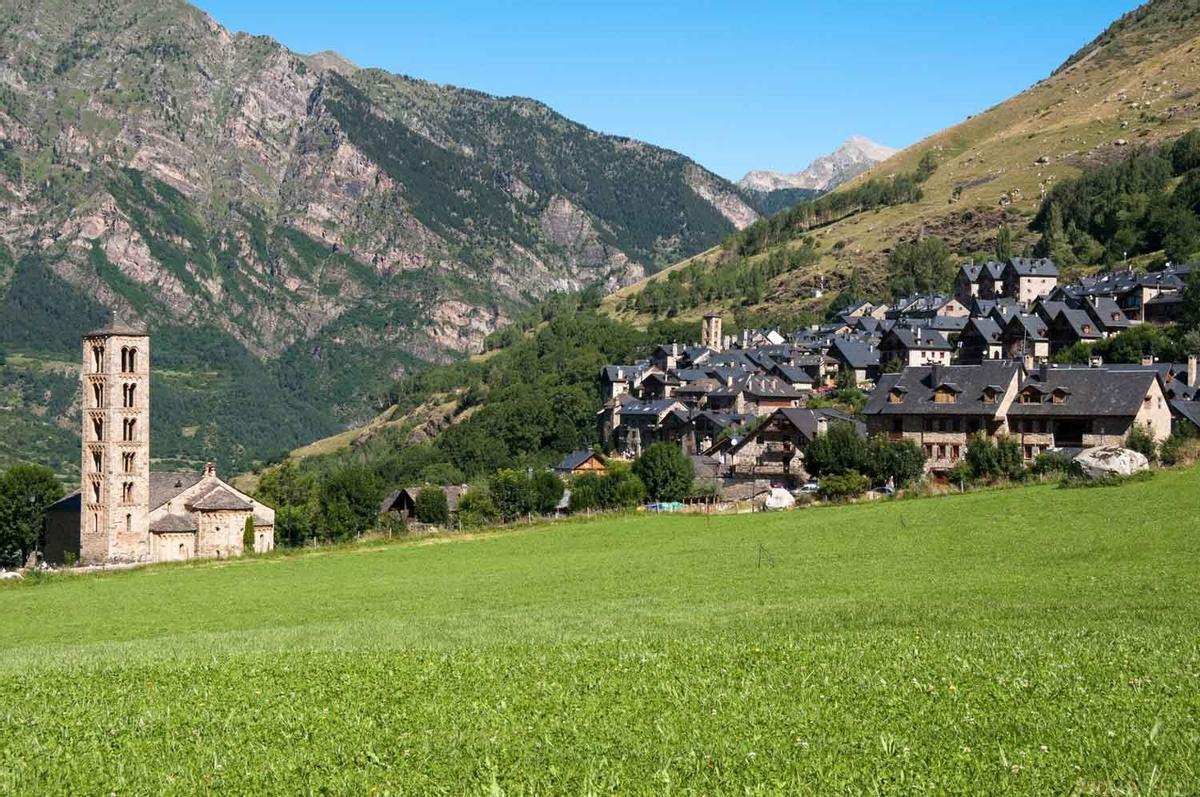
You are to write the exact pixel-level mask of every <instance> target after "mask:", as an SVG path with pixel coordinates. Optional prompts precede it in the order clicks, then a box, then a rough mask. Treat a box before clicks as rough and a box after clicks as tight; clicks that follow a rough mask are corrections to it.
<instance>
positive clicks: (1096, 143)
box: [605, 0, 1200, 322]
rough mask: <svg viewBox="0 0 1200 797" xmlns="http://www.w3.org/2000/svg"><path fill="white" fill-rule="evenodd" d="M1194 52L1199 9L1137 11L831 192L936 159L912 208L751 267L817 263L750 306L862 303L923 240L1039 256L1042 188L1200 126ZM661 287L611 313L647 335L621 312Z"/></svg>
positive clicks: (1160, 0)
mask: <svg viewBox="0 0 1200 797" xmlns="http://www.w3.org/2000/svg"><path fill="white" fill-rule="evenodd" d="M1197 45H1200V6H1197V3H1196V2H1194V0H1152V2H1149V3H1147V4H1146V5H1144V6H1142V7H1141V8H1139V9H1138V10H1136V11H1134V12H1131V13H1130V14H1128V15H1126V16H1125V17H1123V18H1121V20H1118V21H1117V22H1115V23H1114V24H1113V25H1112V26H1111V27H1110V28H1109V29H1108V30H1107V31H1105V32H1104V33H1103V34H1102V35H1101V36H1100V37H1098V38H1097V39H1096V41H1094V42H1092V43H1091V44H1089V45H1088V46H1086V47H1084V48H1083V49H1081V50H1080V51H1079V52H1078V53H1076V54H1074V55H1072V56H1071V57H1070V58H1069V59H1068V60H1067V61H1066V62H1065V63H1064V65H1063V66H1062V67H1061V68H1060V69H1058V70H1057V71H1056V72H1055V73H1054V74H1053V75H1050V76H1048V77H1047V78H1046V79H1045V80H1042V81H1039V82H1038V83H1036V84H1035V85H1034V86H1032V87H1030V88H1029V89H1028V90H1026V91H1024V92H1022V93H1021V94H1018V95H1017V96H1015V97H1013V98H1011V99H1009V100H1007V101H1005V102H1003V103H1000V104H999V105H996V106H994V107H992V108H988V109H986V110H983V111H982V112H981V113H979V114H976V115H973V116H970V117H968V118H967V119H966V120H964V121H963V122H961V123H960V124H957V125H954V126H952V127H949V128H947V129H945V130H942V131H941V132H938V133H936V134H934V135H932V136H930V137H928V138H926V139H924V140H923V141H919V142H917V143H915V144H913V145H912V146H910V147H908V148H907V149H905V150H903V151H902V152H900V153H899V154H897V155H896V156H894V157H892V158H890V159H888V160H887V161H884V162H883V163H881V164H878V165H877V166H875V167H874V168H872V169H871V170H869V171H868V172H866V173H864V174H863V175H861V176H860V177H858V178H857V179H855V180H853V181H851V182H849V183H847V184H846V185H844V186H842V187H840V188H839V189H838V191H837V192H835V193H838V192H843V193H844V192H847V191H853V190H854V189H856V188H857V187H860V186H862V185H863V184H864V183H866V182H868V181H871V180H884V179H887V178H888V177H890V176H891V175H895V174H903V173H911V172H913V171H914V170H916V169H917V168H918V164H919V162H920V160H921V159H922V158H923V157H925V156H926V155H927V154H929V153H932V156H933V157H934V158H936V161H937V169H936V171H935V172H934V173H933V174H931V175H930V176H929V178H928V179H927V180H926V181H925V182H924V183H923V184H922V197H921V198H920V199H919V200H918V201H915V202H905V203H901V204H896V205H892V206H889V207H883V208H879V209H875V210H871V211H869V212H865V213H860V214H856V215H852V216H849V217H848V218H844V219H842V220H839V221H836V222H834V223H831V224H826V225H824V226H818V227H815V228H814V229H812V230H811V231H806V233H805V234H804V235H798V236H796V237H795V238H794V239H793V240H791V241H789V242H786V243H783V244H780V245H776V246H772V247H770V248H769V249H768V250H767V251H765V252H763V253H762V254H759V255H757V256H756V257H755V258H754V259H756V260H766V259H768V258H770V257H771V256H773V255H774V256H779V255H782V254H785V253H788V252H791V251H794V250H796V249H798V248H800V247H801V246H803V245H804V242H803V239H804V238H806V237H810V236H811V240H812V245H814V246H815V247H816V250H817V253H818V254H819V257H818V258H816V260H815V261H812V260H811V259H810V258H801V259H796V260H795V263H796V267H794V268H789V269H787V270H786V271H785V272H783V273H781V274H778V275H777V276H774V277H773V279H772V280H771V282H770V284H769V285H767V286H765V288H764V289H763V290H761V291H758V293H759V295H760V296H761V297H762V298H759V299H755V298H754V297H753V296H752V297H750V304H751V305H755V304H757V303H758V302H761V301H763V300H766V301H767V302H769V303H770V305H771V306H772V307H773V308H775V309H776V310H778V309H780V308H782V307H788V308H791V309H792V310H793V311H800V310H813V309H815V308H819V307H820V306H822V304H823V301H822V300H817V299H814V298H813V297H812V289H813V288H815V287H818V286H819V285H821V284H822V281H823V283H824V286H825V288H826V295H825V297H824V300H825V301H827V300H828V297H829V295H830V291H831V290H832V291H836V290H838V289H839V288H841V287H844V286H845V285H847V284H848V283H849V282H850V281H851V279H852V278H855V279H854V283H855V284H856V285H857V286H859V289H860V290H862V291H863V292H867V291H868V290H869V289H871V287H872V286H883V285H885V284H886V279H885V276H886V267H887V256H888V253H889V252H890V251H891V249H892V248H893V247H894V246H895V245H896V244H897V243H900V242H905V241H912V240H914V239H916V238H917V237H918V236H921V235H929V236H937V237H941V238H943V239H944V240H945V241H946V242H947V243H948V244H949V245H950V248H951V249H952V250H953V251H954V252H955V253H956V254H957V255H958V256H960V257H964V258H966V257H972V256H979V255H980V254H985V255H986V254H987V253H990V251H991V250H992V248H993V246H994V243H995V239H996V236H997V234H998V230H999V228H1000V226H1001V225H1002V224H1008V225H1009V226H1010V228H1011V229H1012V230H1013V232H1014V233H1015V239H1016V241H1015V244H1016V246H1017V251H1020V249H1021V247H1023V246H1025V245H1031V244H1032V243H1033V242H1034V241H1035V240H1036V238H1037V236H1036V234H1034V233H1033V232H1032V231H1030V230H1029V229H1027V227H1028V224H1029V222H1030V221H1032V219H1033V218H1034V215H1035V214H1036V212H1037V209H1038V205H1039V203H1040V201H1041V197H1042V190H1043V188H1044V189H1046V190H1047V191H1048V190H1050V189H1051V188H1053V186H1054V185H1055V184H1056V183H1057V182H1060V181H1062V180H1063V179H1064V178H1067V177H1071V176H1074V175H1077V174H1079V173H1080V172H1081V170H1083V169H1086V168H1088V167H1092V166H1098V165H1102V164H1105V163H1109V162H1112V161H1114V160H1116V159H1119V158H1121V157H1123V156H1125V155H1127V154H1128V153H1129V151H1130V150H1132V149H1134V148H1137V147H1139V146H1148V145H1152V144H1155V143H1158V142H1162V141H1165V140H1168V139H1171V138H1174V137H1177V136H1179V135H1180V134H1182V133H1184V132H1185V131H1187V130H1189V129H1192V128H1194V127H1196V126H1197V125H1198V124H1200V103H1198V102H1197V97H1198V96H1200V72H1198V71H1197V70H1196V65H1195V62H1194V58H1195V52H1194V51H1195V48H1196V46H1197ZM722 255H723V252H722V251H721V250H719V249H718V250H713V251H712V252H710V253H708V254H706V255H703V256H701V258H702V259H703V260H704V261H705V262H706V263H707V265H708V267H709V268H710V269H714V270H718V271H719V270H720V269H722V268H723V267H727V266H728V265H729V262H730V261H729V259H728V257H723V256H722ZM694 260H696V259H695V258H694V259H693V261H694ZM686 263H687V261H684V263H681V264H679V265H677V266H675V267H673V269H672V270H680V269H682V268H684V267H686ZM665 278H666V277H664V276H663V275H655V276H652V277H649V278H648V279H647V280H644V281H642V282H641V283H637V284H635V285H633V286H630V287H628V288H625V289H622V290H620V291H617V292H616V293H614V294H613V295H612V296H610V297H609V299H608V300H607V301H606V303H605V306H606V308H608V310H609V311H610V312H612V313H614V314H616V315H619V316H621V317H624V318H629V319H632V320H634V321H637V322H644V321H645V320H646V318H647V316H646V315H645V314H644V313H637V312H633V311H631V310H627V309H625V306H626V304H627V301H626V300H627V299H628V297H629V296H630V295H632V294H635V293H638V292H639V291H641V290H642V289H643V288H644V286H645V285H646V283H647V282H648V281H650V280H662V279H665ZM744 299H745V297H742V296H740V295H739V296H737V297H733V298H731V299H728V300H715V301H713V302H710V303H707V304H704V305H701V306H697V307H689V308H687V309H686V310H684V311H683V312H681V313H680V314H679V315H680V316H681V317H687V318H693V317H695V318H698V317H699V316H700V315H702V314H703V313H704V312H707V311H710V310H723V309H724V310H727V309H729V308H730V307H732V306H736V305H737V304H740V303H742V302H743V300H744Z"/></svg>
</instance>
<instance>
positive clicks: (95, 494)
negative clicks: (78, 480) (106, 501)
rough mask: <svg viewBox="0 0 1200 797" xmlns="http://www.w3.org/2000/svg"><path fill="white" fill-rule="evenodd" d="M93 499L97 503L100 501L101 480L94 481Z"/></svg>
mask: <svg viewBox="0 0 1200 797" xmlns="http://www.w3.org/2000/svg"><path fill="white" fill-rule="evenodd" d="M92 500H93V501H95V502H96V503H97V504H98V503H100V482H99V481H94V482H92Z"/></svg>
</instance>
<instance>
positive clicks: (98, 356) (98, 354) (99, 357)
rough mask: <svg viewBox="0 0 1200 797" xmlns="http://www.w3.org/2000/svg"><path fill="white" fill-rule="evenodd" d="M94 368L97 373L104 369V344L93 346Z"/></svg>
mask: <svg viewBox="0 0 1200 797" xmlns="http://www.w3.org/2000/svg"><path fill="white" fill-rule="evenodd" d="M92 370H93V371H95V372H96V373H100V372H101V371H103V370H104V347H103V346H93V347H92Z"/></svg>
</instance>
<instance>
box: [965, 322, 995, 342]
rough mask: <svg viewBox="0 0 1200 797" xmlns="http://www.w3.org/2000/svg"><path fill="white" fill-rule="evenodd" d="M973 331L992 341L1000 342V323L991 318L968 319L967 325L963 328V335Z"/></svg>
mask: <svg viewBox="0 0 1200 797" xmlns="http://www.w3.org/2000/svg"><path fill="white" fill-rule="evenodd" d="M972 332H973V333H976V334H978V335H979V336H980V337H981V338H983V339H984V340H986V341H989V342H991V343H998V342H999V341H1000V334H1001V329H1000V325H999V324H997V323H996V322H995V320H993V319H991V318H971V319H968V321H967V325H966V327H964V328H963V335H964V336H966V335H967V334H969V333H972Z"/></svg>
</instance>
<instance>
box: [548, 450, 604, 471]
mask: <svg viewBox="0 0 1200 797" xmlns="http://www.w3.org/2000/svg"><path fill="white" fill-rule="evenodd" d="M593 457H594V458H596V459H598V460H599V461H600V464H604V455H602V454H598V453H596V452H595V451H593V450H592V449H590V448H587V449H584V450H582V451H572V452H571V453H570V454H567V455H566V456H565V457H563V458H562V461H561V462H559V463H558V464H557V465H555V466H554V469H555V470H556V471H559V472H560V473H570V472H571V471H573V470H575V469H576V468H578V467H579V466H580V465H582V464H583V463H585V462H587V461H588V460H589V459H592V458H593Z"/></svg>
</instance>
